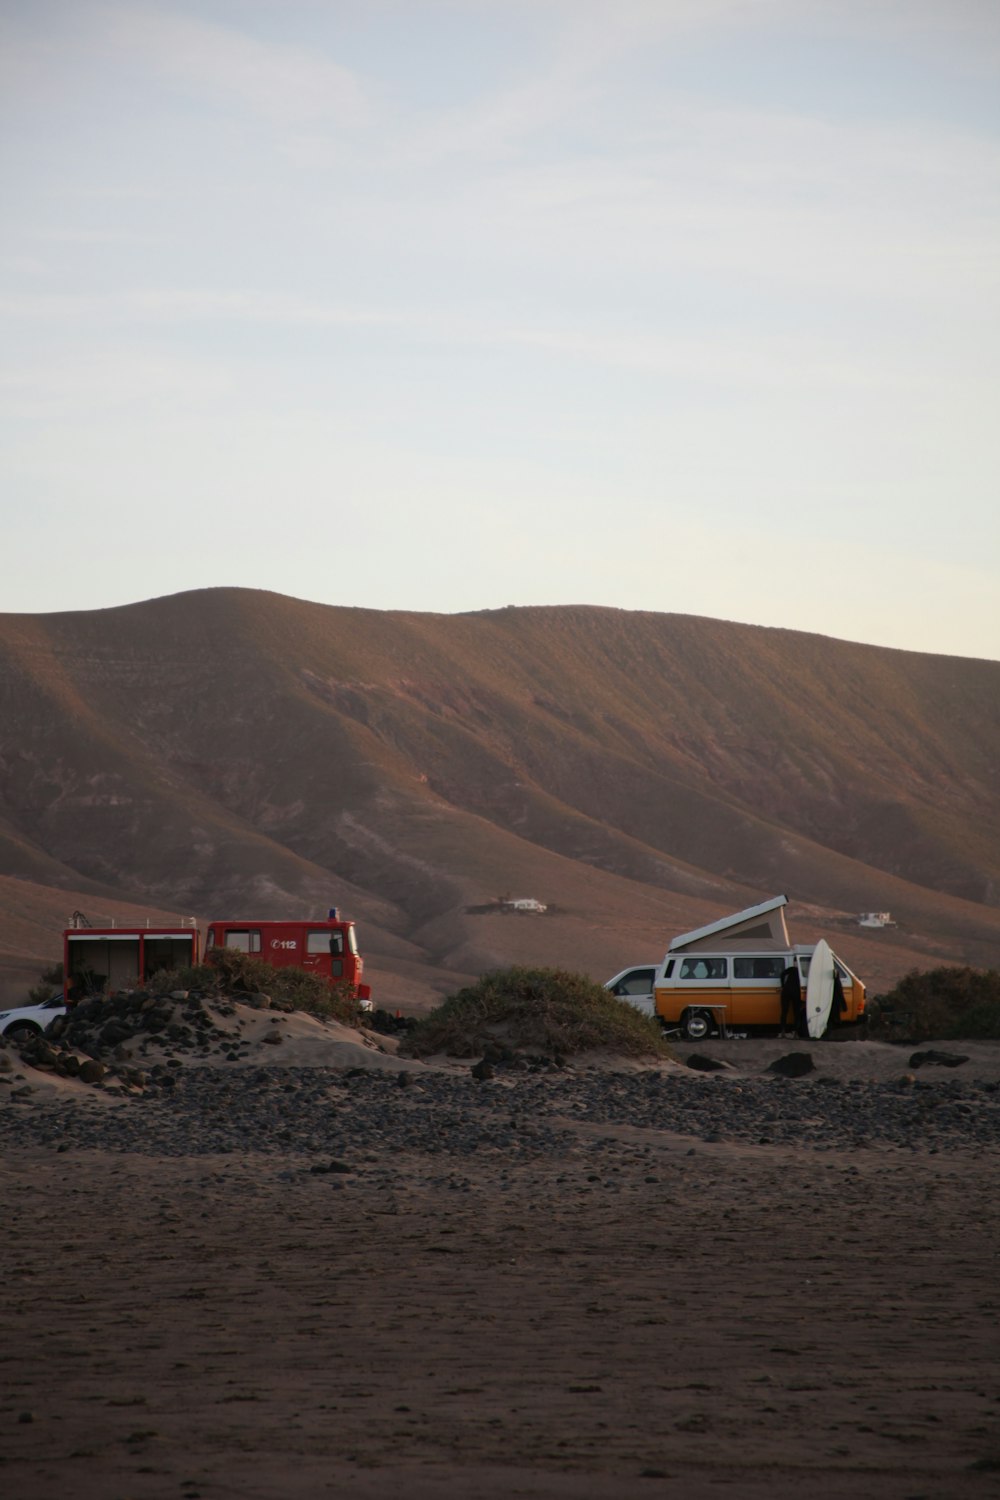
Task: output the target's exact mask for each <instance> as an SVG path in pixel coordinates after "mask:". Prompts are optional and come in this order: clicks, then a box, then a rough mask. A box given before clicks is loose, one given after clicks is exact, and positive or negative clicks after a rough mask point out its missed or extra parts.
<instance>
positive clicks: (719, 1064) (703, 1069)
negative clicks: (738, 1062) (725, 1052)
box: [687, 1052, 735, 1073]
mask: <svg viewBox="0 0 1000 1500" xmlns="http://www.w3.org/2000/svg"><path fill="white" fill-rule="evenodd" d="M687 1066H688V1067H689V1068H693V1069H694V1071H695V1072H696V1073H724V1072H725V1071H726V1070H727V1069H729V1070H730V1071H735V1070H734V1069H733V1065H732V1063H728V1062H723V1060H722V1058H721V1057H709V1056H708V1055H707V1053H704V1052H692V1053H691V1055H690V1057H689V1058H688V1059H687Z"/></svg>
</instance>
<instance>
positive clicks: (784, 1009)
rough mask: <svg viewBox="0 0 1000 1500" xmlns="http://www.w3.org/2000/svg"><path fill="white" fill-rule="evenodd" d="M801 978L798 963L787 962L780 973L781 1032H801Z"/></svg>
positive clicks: (783, 1033)
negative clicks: (786, 965)
mask: <svg viewBox="0 0 1000 1500" xmlns="http://www.w3.org/2000/svg"><path fill="white" fill-rule="evenodd" d="M802 1019H803V1017H802V980H801V978H800V976H799V967H798V964H789V965H788V967H787V968H786V969H783V970H782V974H781V1034H782V1036H785V1035H786V1034H787V1032H788V1030H789V1029H790V1030H791V1033H792V1035H793V1036H801V1034H802Z"/></svg>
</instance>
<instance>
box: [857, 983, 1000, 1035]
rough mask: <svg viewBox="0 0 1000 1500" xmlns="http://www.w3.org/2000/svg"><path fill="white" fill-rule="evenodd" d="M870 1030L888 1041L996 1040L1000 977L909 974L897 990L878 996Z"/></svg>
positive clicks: (898, 985)
mask: <svg viewBox="0 0 1000 1500" xmlns="http://www.w3.org/2000/svg"><path fill="white" fill-rule="evenodd" d="M868 1028H869V1032H870V1034H871V1035H872V1036H875V1037H882V1038H884V1039H885V1040H886V1041H895V1040H903V1039H905V1040H907V1041H914V1042H925V1041H933V1040H941V1041H960V1040H962V1039H963V1038H965V1039H967V1040H969V1041H974V1040H991V1039H1000V973H998V972H997V970H996V969H969V968H941V969H928V970H924V971H923V972H918V971H917V970H916V969H911V971H910V973H909V974H907V975H906V976H905V977H904V978H903V979H901V980H900V981H899V983H898V984H897V985H896V988H895V989H893V990H890V991H889V993H888V994H886V995H876V997H875V999H874V1001H873V1002H872V1006H871V1012H870V1015H869V1021H868Z"/></svg>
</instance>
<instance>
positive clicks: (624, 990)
mask: <svg viewBox="0 0 1000 1500" xmlns="http://www.w3.org/2000/svg"><path fill="white" fill-rule="evenodd" d="M655 978H656V965H655V964H643V966H642V968H641V969H622V971H621V973H620V974H616V975H615V977H614V979H609V980H608V982H607V984H606V985H605V986H604V988H605V989H606V990H610V991H611V993H612V995H614V996H615V998H616V999H618V1000H624V1001H625V1004H626V1005H634V1006H635V1008H636V1010H641V1011H642V1013H643V1015H644V1016H655V1015H656V996H655V995H654V994H653V981H654V979H655Z"/></svg>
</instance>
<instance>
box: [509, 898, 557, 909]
mask: <svg viewBox="0 0 1000 1500" xmlns="http://www.w3.org/2000/svg"><path fill="white" fill-rule="evenodd" d="M504 906H507V907H509V908H510V910H511V911H534V912H543V911H547V910H548V908H547V907H546V906H544V905H543V904H542V902H541V901H536V900H535V898H534V896H520V897H518V899H517V900H516V901H505V902H504Z"/></svg>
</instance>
